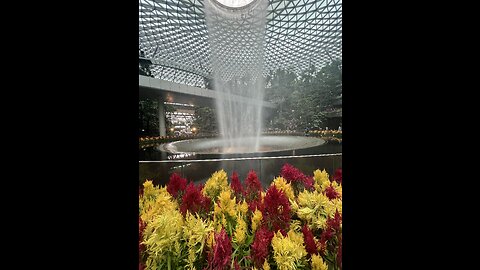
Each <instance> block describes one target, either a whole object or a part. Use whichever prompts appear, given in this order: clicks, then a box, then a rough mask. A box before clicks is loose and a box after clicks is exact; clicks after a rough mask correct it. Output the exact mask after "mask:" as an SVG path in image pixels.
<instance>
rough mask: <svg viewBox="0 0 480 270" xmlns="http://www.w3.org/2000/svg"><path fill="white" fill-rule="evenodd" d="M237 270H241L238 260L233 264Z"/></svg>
mask: <svg viewBox="0 0 480 270" xmlns="http://www.w3.org/2000/svg"><path fill="white" fill-rule="evenodd" d="M233 265H234V267H235V270H240V265H239V264H238V261H237V259H235V262H234V263H233Z"/></svg>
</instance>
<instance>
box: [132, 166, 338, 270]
mask: <svg viewBox="0 0 480 270" xmlns="http://www.w3.org/2000/svg"><path fill="white" fill-rule="evenodd" d="M227 178H228V176H227V174H226V173H225V171H223V170H220V171H217V172H215V173H213V174H212V176H211V177H210V178H209V179H208V180H207V181H206V183H205V184H199V185H195V184H194V183H193V182H190V183H187V179H184V178H182V177H180V176H179V175H177V174H172V175H171V176H170V180H169V183H168V184H167V186H162V187H158V186H153V184H152V182H151V181H148V180H147V181H146V182H145V183H144V184H143V187H141V189H140V194H139V250H140V258H139V269H169V270H170V269H198V270H200V269H235V270H238V269H324V270H327V269H341V265H342V244H341V243H342V242H341V241H342V173H341V169H338V170H337V171H336V172H335V175H334V176H333V177H329V175H328V173H327V172H326V171H325V170H323V171H321V170H316V171H314V172H313V176H308V175H305V174H303V173H302V172H301V171H299V170H298V169H297V168H295V167H293V166H291V165H290V164H285V165H284V166H283V167H282V169H281V172H280V176H278V177H276V178H275V179H273V181H272V183H271V184H270V186H269V187H268V188H267V189H266V190H263V188H262V185H261V184H260V181H259V180H258V177H257V175H256V173H255V171H250V172H249V174H248V176H247V178H246V179H245V181H244V184H242V183H241V181H240V180H239V178H238V175H237V174H236V173H235V172H234V173H233V175H231V177H230V179H231V180H230V184H229V183H228V179H227Z"/></svg>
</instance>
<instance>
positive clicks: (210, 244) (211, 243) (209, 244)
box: [207, 231, 215, 248]
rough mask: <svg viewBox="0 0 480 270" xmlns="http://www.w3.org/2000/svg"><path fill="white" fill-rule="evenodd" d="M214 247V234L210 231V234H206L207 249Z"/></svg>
mask: <svg viewBox="0 0 480 270" xmlns="http://www.w3.org/2000/svg"><path fill="white" fill-rule="evenodd" d="M214 245H215V233H214V232H213V231H211V232H210V233H209V234H208V238H207V247H209V248H213V246H214Z"/></svg>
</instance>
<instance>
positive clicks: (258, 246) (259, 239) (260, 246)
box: [250, 226, 273, 268]
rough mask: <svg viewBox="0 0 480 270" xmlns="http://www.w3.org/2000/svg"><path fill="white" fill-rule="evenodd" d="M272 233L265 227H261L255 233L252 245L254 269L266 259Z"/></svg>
mask: <svg viewBox="0 0 480 270" xmlns="http://www.w3.org/2000/svg"><path fill="white" fill-rule="evenodd" d="M272 238H273V232H271V231H269V230H268V229H267V228H266V227H265V226H261V227H260V228H259V229H258V230H257V231H256V232H255V238H254V240H253V243H252V251H251V252H250V254H252V258H253V262H254V264H255V266H256V267H258V268H260V267H261V266H262V265H263V262H264V261H265V258H267V256H268V253H269V250H268V248H269V247H270V243H271V242H272Z"/></svg>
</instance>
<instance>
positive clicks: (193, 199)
mask: <svg viewBox="0 0 480 270" xmlns="http://www.w3.org/2000/svg"><path fill="white" fill-rule="evenodd" d="M210 204H211V200H210V198H208V197H206V196H204V195H203V194H202V186H201V185H200V186H198V187H195V185H194V184H193V182H190V183H189V184H188V186H187V188H186V189H185V194H183V197H182V204H181V205H180V212H181V213H182V214H183V215H184V216H185V215H186V214H187V210H188V211H190V213H192V214H194V213H198V212H199V211H202V210H203V211H204V212H205V213H207V212H208V211H209V210H210Z"/></svg>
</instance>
